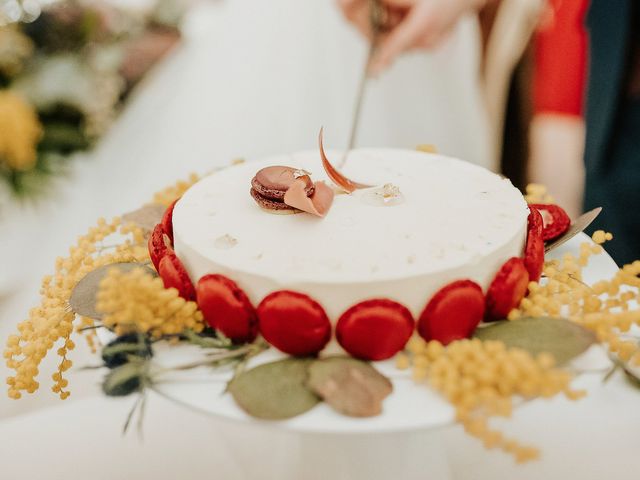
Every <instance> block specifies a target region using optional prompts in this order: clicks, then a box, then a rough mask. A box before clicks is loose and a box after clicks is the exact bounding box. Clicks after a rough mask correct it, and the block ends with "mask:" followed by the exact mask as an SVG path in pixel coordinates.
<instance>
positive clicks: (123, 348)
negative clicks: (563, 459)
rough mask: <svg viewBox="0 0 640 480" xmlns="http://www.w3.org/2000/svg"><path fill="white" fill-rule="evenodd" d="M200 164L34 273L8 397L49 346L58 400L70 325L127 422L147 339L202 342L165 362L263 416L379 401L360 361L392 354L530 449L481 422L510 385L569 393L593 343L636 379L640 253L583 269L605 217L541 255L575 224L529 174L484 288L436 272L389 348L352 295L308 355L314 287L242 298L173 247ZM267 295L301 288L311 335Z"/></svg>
mask: <svg viewBox="0 0 640 480" xmlns="http://www.w3.org/2000/svg"><path fill="white" fill-rule="evenodd" d="M198 179H199V177H198V176H197V175H192V176H191V177H190V178H189V179H188V180H186V181H181V182H178V183H177V184H176V185H174V186H171V187H168V188H167V189H165V190H163V191H161V192H159V193H158V194H156V195H155V196H154V198H153V200H152V201H151V203H150V204H148V205H146V206H144V207H142V208H141V209H139V210H137V211H135V212H131V213H129V214H126V215H124V216H123V217H122V218H116V219H113V220H112V221H110V222H107V221H105V220H104V219H100V220H99V221H98V224H97V225H96V226H95V227H93V228H91V229H90V230H89V232H88V233H87V234H86V235H85V236H82V237H80V238H79V239H78V242H77V244H76V245H75V246H74V247H72V248H71V249H70V251H69V255H68V256H67V257H66V258H59V259H58V260H57V262H56V265H55V272H54V274H53V275H51V276H48V277H45V278H44V280H43V282H42V289H41V294H42V302H41V304H40V305H39V306H38V307H35V308H33V309H32V310H31V311H30V312H29V318H28V319H27V320H25V321H23V322H22V323H20V324H19V325H18V333H17V334H16V335H12V336H10V337H9V338H8V340H7V346H6V349H5V352H4V357H5V359H6V362H7V365H8V367H9V368H11V369H13V370H14V371H15V374H14V375H13V376H11V377H9V378H8V379H7V384H8V395H9V397H11V398H15V399H18V398H20V397H21V395H22V394H23V393H33V392H35V391H36V390H37V389H38V388H39V382H38V381H37V380H36V377H37V376H38V374H39V364H40V362H41V361H42V359H43V358H44V357H45V356H46V355H47V354H48V353H49V352H50V351H52V350H55V351H56V352H57V354H58V356H59V357H60V362H59V365H58V369H57V371H55V372H54V373H53V374H52V376H51V378H52V380H53V385H52V386H51V389H52V391H53V392H54V393H55V394H57V395H59V397H60V398H61V399H66V398H67V397H68V396H69V395H70V391H69V389H68V381H67V379H66V378H65V373H66V372H67V371H68V370H69V368H70V367H71V366H72V361H71V359H70V358H68V357H69V354H70V351H71V350H73V348H74V346H75V343H74V340H73V339H72V335H73V334H74V332H75V333H77V334H81V335H84V336H85V337H86V339H87V341H88V342H89V344H90V346H91V347H92V348H93V350H94V351H95V352H97V351H98V350H99V351H100V356H101V359H102V364H101V365H100V367H99V368H103V369H105V370H106V375H105V377H104V380H103V391H104V393H105V394H106V395H110V396H126V395H131V394H137V395H138V399H137V401H136V403H135V405H134V407H133V409H132V412H131V414H130V415H129V418H128V419H127V421H126V424H125V428H126V426H127V425H128V424H129V423H130V420H131V418H132V416H133V414H134V413H135V411H136V410H139V411H140V415H142V411H143V408H144V402H145V399H146V393H147V392H148V391H149V390H155V391H157V390H156V385H157V384H158V382H161V381H164V380H163V378H164V375H165V374H166V373H167V369H166V368H161V367H160V366H159V365H157V364H156V363H155V361H154V357H155V356H156V354H157V352H158V351H159V349H163V348H164V349H167V348H168V349H171V348H174V347H176V346H179V345H192V346H195V347H197V348H199V349H201V350H202V351H204V352H205V355H204V357H203V359H202V360H199V361H196V362H192V363H189V364H185V365H178V366H174V367H172V368H171V370H188V369H192V368H196V367H200V366H207V367H210V368H214V369H229V368H230V367H231V368H232V370H231V371H230V380H229V382H228V384H227V389H226V392H227V393H228V394H229V395H232V396H233V398H234V400H235V401H236V403H237V405H238V406H239V407H240V408H242V409H243V410H244V411H246V412H247V413H249V414H250V415H252V416H254V417H257V418H261V419H268V420H280V419H286V418H291V417H294V416H297V415H300V414H303V413H305V412H307V411H309V410H310V409H311V408H313V407H314V406H315V405H317V404H318V403H319V402H326V403H327V404H328V405H330V406H331V407H332V408H333V409H334V410H336V411H337V412H339V413H341V414H344V415H349V416H356V417H368V416H373V415H378V414H380V413H381V412H382V411H383V402H384V399H385V398H386V397H387V396H388V395H390V394H392V391H393V386H392V382H391V381H390V380H389V379H388V378H386V377H385V376H384V375H382V374H381V373H380V372H379V371H378V370H377V369H376V368H375V364H374V363H371V361H373V360H383V359H388V358H394V357H395V366H396V368H397V369H398V370H400V371H402V370H410V371H411V374H412V377H413V380H414V381H415V382H416V383H417V384H421V385H425V387H428V388H432V389H434V390H435V391H438V392H440V393H441V394H442V396H443V398H445V399H446V400H447V401H449V402H450V403H451V404H452V405H453V407H454V409H455V414H456V419H457V421H458V422H460V423H461V424H462V425H463V426H464V428H465V430H466V431H467V432H468V433H469V434H470V435H473V436H475V437H478V438H479V439H480V440H481V441H482V442H483V444H484V445H485V446H486V447H487V448H498V449H501V450H502V451H504V452H506V453H508V454H511V455H513V456H514V458H515V459H516V461H518V462H525V461H529V460H532V459H535V458H537V457H538V455H539V451H538V449H537V448H535V447H532V446H528V445H525V444H521V443H520V442H519V441H517V440H514V439H510V438H506V437H505V436H504V435H503V434H502V433H501V432H500V431H498V430H495V429H493V428H492V427H491V426H490V425H489V420H490V418H491V417H493V416H501V417H509V416H510V415H511V413H512V410H513V408H514V405H515V404H517V403H518V402H520V401H522V400H530V399H535V398H550V397H554V396H556V395H559V394H563V395H565V396H566V397H567V398H569V399H572V400H577V399H579V398H581V397H582V396H583V395H584V392H582V391H576V390H574V389H572V387H571V381H572V379H573V377H574V375H575V373H576V372H575V370H572V369H571V368H569V367H568V364H569V362H570V361H571V360H572V359H573V358H575V357H577V356H578V355H580V354H581V353H583V352H584V351H586V350H587V349H588V348H589V347H590V346H591V345H593V344H596V343H600V344H602V345H603V346H604V347H605V348H606V350H607V352H608V353H609V355H610V356H611V358H612V360H613V368H614V369H615V368H623V369H624V371H625V372H627V374H628V375H629V376H630V378H632V379H634V381H635V382H636V384H637V383H638V380H637V378H636V377H635V376H634V374H633V368H634V366H637V365H638V364H639V363H640V348H639V346H638V342H637V339H632V338H631V337H630V331H631V330H632V329H633V328H637V326H638V325H640V311H639V310H637V308H636V309H634V307H635V302H636V301H637V299H638V298H639V297H640V293H639V289H640V280H639V277H638V275H639V274H640V261H639V262H635V263H633V264H631V265H627V266H624V267H623V268H622V269H620V270H619V271H618V272H617V273H616V274H615V275H614V277H613V278H611V279H610V280H602V281H599V282H598V283H596V284H594V285H587V284H586V283H584V281H583V279H582V269H583V268H584V267H585V266H587V265H588V263H589V259H590V258H591V257H592V256H593V255H598V254H600V253H602V252H603V248H602V244H604V243H605V242H606V241H608V240H611V238H612V235H611V234H609V233H605V232H602V231H598V232H596V233H595V234H594V235H593V242H585V243H584V244H583V245H582V247H581V248H580V253H579V255H578V256H575V255H573V254H571V253H569V254H566V255H565V256H564V257H563V258H562V259H561V260H548V261H545V259H544V255H545V246H546V248H549V247H550V246H551V245H552V242H554V241H555V242H558V241H562V240H563V239H566V237H567V235H569V236H571V235H574V234H575V233H576V232H579V231H581V229H582V227H581V223H580V221H579V220H578V221H575V222H571V221H570V220H569V219H568V216H567V215H566V213H564V211H563V210H562V209H561V208H560V207H558V206H557V205H554V204H552V203H549V202H550V201H551V200H552V199H550V197H548V195H547V193H546V191H545V190H544V189H543V188H542V187H539V186H532V187H530V188H529V189H528V194H527V200H528V201H529V202H530V215H529V222H528V223H529V225H528V238H527V242H526V247H525V252H524V256H523V258H512V259H510V260H508V261H507V262H506V263H505V264H504V265H503V266H502V268H501V269H500V271H499V272H498V273H497V274H496V276H495V279H494V280H493V282H492V284H491V286H490V287H489V289H488V291H487V292H486V294H485V293H484V292H482V289H480V287H479V286H477V285H476V284H474V283H473V282H471V281H469V280H460V281H456V282H453V283H452V284H449V285H447V286H445V287H443V288H442V289H441V290H440V291H439V292H437V293H436V294H435V295H434V296H433V298H432V299H431V300H430V301H429V302H428V304H427V306H426V308H425V310H424V312H423V313H422V314H421V316H420V318H419V320H418V322H417V328H416V329H415V330H414V328H413V327H412V328H411V329H410V330H409V332H408V335H407V336H406V337H403V338H404V340H403V341H402V342H400V343H399V344H398V346H397V348H396V347H395V346H394V347H393V348H390V347H389V346H388V345H387V346H382V343H383V342H382V341H381V340H382V337H380V338H378V337H374V338H373V341H367V342H366V344H363V343H358V342H357V341H352V340H353V339H354V338H355V337H353V336H352V335H350V333H351V332H350V330H351V327H350V324H353V323H354V322H356V321H357V317H358V311H359V312H360V315H362V312H363V311H364V310H366V309H364V310H363V309H360V310H358V311H356V312H355V313H354V312H353V311H351V310H352V309H350V310H349V311H347V312H345V315H343V317H346V318H347V320H348V321H347V322H346V323H343V325H342V326H341V322H342V319H341V320H340V321H339V322H338V326H337V327H336V330H337V331H336V334H337V337H338V341H339V343H340V344H341V345H342V346H343V348H344V349H345V350H346V351H347V352H348V353H349V354H351V356H318V353H319V351H320V350H321V349H322V348H323V347H324V345H325V344H326V341H327V333H328V335H329V336H331V334H332V332H331V329H330V330H329V332H325V331H324V330H323V329H320V330H322V331H321V332H320V333H317V332H316V330H318V329H317V328H315V326H317V322H316V321H317V320H318V319H319V318H320V317H322V314H323V312H321V310H322V308H321V307H320V309H319V310H318V305H316V304H314V302H313V301H312V299H309V298H308V297H306V296H305V295H302V294H296V292H288V294H287V295H277V294H271V295H269V296H267V298H266V299H265V301H263V302H262V303H261V304H260V306H258V307H257V309H254V308H253V307H252V306H251V304H250V302H249V301H248V299H247V298H246V295H245V294H244V292H243V291H242V290H241V289H240V288H239V287H238V286H237V285H236V284H235V283H234V282H233V281H231V280H230V279H227V278H226V277H223V276H221V275H207V276H205V277H203V279H201V280H200V281H199V282H198V283H197V285H193V284H192V283H191V281H190V279H189V277H188V275H187V273H186V270H185V269H184V267H183V266H182V264H181V262H180V260H179V259H178V257H177V256H176V255H175V252H174V251H173V225H172V212H173V206H174V205H175V202H176V201H177V200H178V199H179V198H180V197H181V196H182V194H183V193H184V192H185V191H186V190H187V189H188V188H189V187H190V186H191V185H192V184H194V183H195V182H196V181H198ZM107 239H109V246H107V244H106V243H105V242H106V241H107ZM114 242H115V243H114ZM279 302H298V306H299V310H298V311H304V312H306V313H305V316H306V317H308V318H305V319H304V320H305V321H307V320H309V321H310V322H311V323H312V324H313V325H312V326H314V325H315V326H314V327H313V328H312V330H313V331H314V332H316V333H317V335H315V336H309V335H308V333H309V332H308V331H302V332H299V333H300V336H296V335H297V332H296V331H295V329H292V330H287V329H285V328H283V327H282V325H283V322H284V324H286V323H287V321H288V320H287V318H285V317H282V318H280V320H278V318H276V316H275V315H273V313H274V312H277V310H278V303H279ZM365 303H367V302H365ZM265 305H266V306H265ZM369 306H370V305H369ZM375 306H376V308H377V310H376V311H377V312H380V311H381V310H380V309H382V311H384V312H386V313H385V314H386V315H387V317H388V319H390V321H393V322H396V320H398V321H400V322H406V321H407V319H406V318H404V311H399V310H398V309H396V308H395V306H393V305H391V304H386V303H384V302H382V301H378V303H377V304H376V305H375ZM387 307H388V308H387ZM409 315H410V314H409ZM258 320H259V321H258ZM320 320H322V318H320ZM409 320H410V321H411V322H412V323H411V325H413V319H411V318H410V319H409ZM445 320H447V321H445ZM279 322H280V323H279ZM314 322H316V323H314ZM302 323H303V324H304V322H302ZM395 325H397V323H395ZM99 328H100V329H106V330H109V331H110V332H111V333H110V338H111V340H110V341H109V342H108V343H106V344H104V345H103V344H101V342H100V341H99V339H98V338H97V335H96V330H97V329H99ZM300 328H303V327H300ZM403 332H404V331H403ZM387 333H388V332H387ZM403 335H404V333H403ZM396 336H397V335H396ZM320 337H322V338H320ZM345 338H346V339H347V340H346V341H345V340H344V339H345ZM384 338H385V339H386V338H387V336H386V335H385V336H384ZM394 343H397V342H394ZM270 348H277V349H278V350H280V351H282V352H284V353H287V354H288V355H289V356H287V357H286V358H284V359H281V360H278V361H274V362H268V363H262V364H260V365H258V366H256V367H253V368H249V364H248V362H249V361H250V360H251V359H253V358H254V357H256V356H258V355H262V354H263V352H265V351H266V350H268V349H270Z"/></svg>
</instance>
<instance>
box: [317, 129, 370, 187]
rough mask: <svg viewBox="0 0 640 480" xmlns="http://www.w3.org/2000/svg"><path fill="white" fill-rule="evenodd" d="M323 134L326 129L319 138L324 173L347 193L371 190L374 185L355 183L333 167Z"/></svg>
mask: <svg viewBox="0 0 640 480" xmlns="http://www.w3.org/2000/svg"><path fill="white" fill-rule="evenodd" d="M323 133H324V127H323V128H321V129H320V135H319V137H318V143H319V145H320V158H322V166H323V167H324V171H325V172H327V175H328V176H329V178H330V179H331V181H332V182H333V183H335V184H336V185H338V186H339V187H340V188H342V189H343V190H344V191H345V192H347V193H353V192H355V191H356V190H358V189H360V188H371V187H373V185H365V184H364V183H358V182H354V181H353V180H349V179H348V178H347V177H345V176H344V175H342V174H341V173H340V172H339V171H338V170H336V168H335V167H334V166H333V165H331V162H329V159H328V158H327V154H326V153H325V151H324V145H323Z"/></svg>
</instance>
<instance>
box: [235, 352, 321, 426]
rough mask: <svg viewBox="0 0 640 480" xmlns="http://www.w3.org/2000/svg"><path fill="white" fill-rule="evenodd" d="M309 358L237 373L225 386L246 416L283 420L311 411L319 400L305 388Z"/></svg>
mask: <svg viewBox="0 0 640 480" xmlns="http://www.w3.org/2000/svg"><path fill="white" fill-rule="evenodd" d="M312 362H313V360H312V359H300V358H287V359H285V360H280V361H277V362H272V363H265V364H263V365H260V366H258V367H255V368H253V369H251V370H247V371H245V372H242V373H240V374H239V375H238V376H236V377H235V378H234V379H233V380H232V381H231V383H230V384H229V388H228V390H229V392H231V395H233V399H234V400H235V401H236V403H237V404H238V405H239V406H240V407H241V408H242V409H243V410H244V411H245V412H247V413H248V414H249V415H251V416H253V417H256V418H262V419H265V420H284V419H287V418H292V417H295V416H298V415H301V414H303V413H305V412H307V411H308V410H310V409H311V408H313V407H314V406H315V405H316V404H317V403H318V402H319V401H320V399H319V398H318V397H317V396H316V395H315V394H314V393H313V392H312V391H311V390H310V389H309V388H308V387H307V385H306V382H307V377H308V369H309V365H310V364H311V363H312Z"/></svg>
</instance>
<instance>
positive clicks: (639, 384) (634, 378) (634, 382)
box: [624, 368, 640, 390]
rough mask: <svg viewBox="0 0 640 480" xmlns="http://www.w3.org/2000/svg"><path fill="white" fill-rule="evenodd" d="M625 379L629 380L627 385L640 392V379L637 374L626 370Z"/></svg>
mask: <svg viewBox="0 0 640 480" xmlns="http://www.w3.org/2000/svg"><path fill="white" fill-rule="evenodd" d="M624 377H625V379H626V380H627V383H628V384H629V385H630V386H632V387H634V388H636V389H638V390H640V377H638V375H637V374H636V372H633V371H631V370H630V369H628V368H625V369H624Z"/></svg>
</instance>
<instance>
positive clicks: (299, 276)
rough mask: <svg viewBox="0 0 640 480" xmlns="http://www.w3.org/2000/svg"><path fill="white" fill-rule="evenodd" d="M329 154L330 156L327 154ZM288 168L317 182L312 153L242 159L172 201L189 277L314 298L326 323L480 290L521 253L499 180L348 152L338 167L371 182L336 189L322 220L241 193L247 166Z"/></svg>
mask: <svg viewBox="0 0 640 480" xmlns="http://www.w3.org/2000/svg"><path fill="white" fill-rule="evenodd" d="M328 155H329V158H333V159H339V158H340V155H339V154H338V153H336V152H329V153H328ZM269 165H287V166H291V167H296V168H302V169H305V170H307V171H309V172H311V173H312V178H313V180H314V181H317V180H322V179H325V180H327V183H329V184H330V183H331V182H330V181H329V180H328V179H327V177H326V175H325V173H324V171H323V168H322V165H321V162H320V157H319V154H318V152H317V151H314V152H303V153H297V154H293V155H283V156H276V157H271V158H266V159H263V160H259V161H252V162H247V163H244V164H241V165H237V166H233V167H229V168H227V169H225V170H223V171H220V172H218V173H215V174H213V175H211V176H209V177H207V178H205V179H203V180H201V181H200V182H199V183H197V184H196V185H194V186H193V187H192V188H191V189H190V190H189V191H188V192H186V194H185V195H184V196H183V197H182V199H181V200H180V201H179V202H178V204H177V205H176V208H175V211H174V214H173V227H174V243H175V250H176V253H177V255H178V257H179V258H180V259H181V260H182V262H183V263H184V265H185V267H186V268H187V271H188V272H189V275H190V277H191V280H192V281H193V282H194V283H196V282H197V281H198V279H199V278H201V277H202V276H204V275H206V274H208V273H220V274H222V275H226V276H227V277H229V278H231V279H232V280H234V281H235V282H236V283H237V284H238V285H239V286H240V287H241V288H242V289H243V290H244V291H245V292H246V293H247V295H248V297H249V299H250V300H251V302H252V303H253V304H254V305H257V304H258V303H259V302H260V301H261V300H262V299H263V298H264V297H265V296H266V295H267V294H269V293H271V292H273V291H276V290H283V289H287V290H295V291H297V292H301V293H305V294H307V295H309V296H311V297H312V298H314V299H315V300H316V301H318V302H319V303H320V304H321V305H322V306H323V307H324V309H325V310H326V312H327V314H328V315H329V317H330V319H331V320H332V321H334V322H335V321H336V320H337V319H338V317H339V315H340V314H341V313H342V312H344V311H345V310H346V309H347V308H349V307H350V306H352V305H354V304H356V303H358V302H360V301H362V300H366V299H370V298H389V299H392V300H395V301H397V302H400V303H402V304H403V305H405V306H406V307H407V308H409V310H410V311H411V312H412V313H413V314H414V315H415V316H418V315H419V314H420V311H421V310H422V309H423V308H424V306H425V304H426V303H427V302H428V300H429V299H430V298H431V297H432V295H433V294H434V293H435V292H436V291H437V290H438V289H440V288H441V287H443V286H444V285H446V284H447V283H449V282H451V281H454V280H460V279H471V280H474V281H476V282H478V283H479V284H480V285H481V286H482V287H483V288H484V289H486V288H487V286H488V284H489V283H490V282H491V280H492V279H493V277H494V275H495V273H496V272H497V270H498V269H499V268H500V266H501V265H502V264H503V263H504V262H505V260H507V259H508V258H510V257H513V256H520V255H521V253H522V249H523V245H524V241H525V236H526V225H527V215H528V209H527V205H526V203H525V201H524V199H523V197H522V195H521V194H520V192H519V191H518V190H517V189H516V188H515V187H513V185H512V184H511V182H510V181H509V180H506V179H503V178H501V177H500V176H498V175H495V174H493V173H491V172H489V171H487V170H485V169H483V168H480V167H477V166H474V165H471V164H469V163H466V162H463V161H460V160H455V159H452V158H447V157H444V156H440V155H431V154H425V153H421V152H416V151H406V150H390V149H389V150H384V149H366V150H365V149H363V150H355V151H353V152H352V153H351V154H350V155H349V160H348V162H347V165H346V167H345V168H344V170H343V173H344V174H345V175H346V176H348V177H350V178H351V179H353V180H356V181H358V182H363V183H367V184H373V185H379V186H381V185H383V184H389V183H391V184H393V185H394V186H397V187H398V188H399V189H400V192H401V197H400V198H396V199H395V200H394V201H391V202H388V204H385V202H383V201H382V200H381V196H380V195H379V193H380V191H381V189H380V188H373V189H365V190H358V191H356V192H355V193H353V194H351V195H347V194H340V195H336V197H335V200H334V203H333V206H332V208H331V210H330V211H329V213H328V214H327V216H326V217H325V218H318V217H315V216H312V215H309V214H306V213H300V214H294V215H275V214H270V213H268V212H265V211H264V210H263V209H261V208H259V207H258V205H257V204H256V203H255V202H254V200H253V199H252V197H251V195H250V194H249V189H250V184H251V179H252V177H253V176H254V175H255V173H256V172H257V171H258V170H259V169H260V168H263V167H266V166H269Z"/></svg>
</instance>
